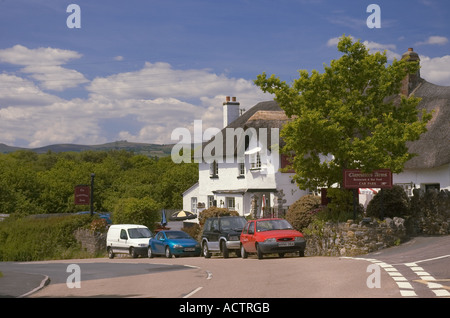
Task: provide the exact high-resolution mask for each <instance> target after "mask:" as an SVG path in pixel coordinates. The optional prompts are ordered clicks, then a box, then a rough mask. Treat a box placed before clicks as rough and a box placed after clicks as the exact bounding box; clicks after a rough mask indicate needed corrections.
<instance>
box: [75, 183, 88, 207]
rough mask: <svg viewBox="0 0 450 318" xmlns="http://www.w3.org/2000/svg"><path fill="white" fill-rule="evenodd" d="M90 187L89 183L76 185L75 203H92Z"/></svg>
mask: <svg viewBox="0 0 450 318" xmlns="http://www.w3.org/2000/svg"><path fill="white" fill-rule="evenodd" d="M90 199H91V196H90V188H89V186H88V185H77V186H75V204H76V205H89V204H90Z"/></svg>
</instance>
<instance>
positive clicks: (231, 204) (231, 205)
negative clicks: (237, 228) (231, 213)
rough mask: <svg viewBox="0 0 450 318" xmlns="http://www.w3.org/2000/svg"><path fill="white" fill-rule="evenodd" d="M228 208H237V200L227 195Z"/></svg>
mask: <svg viewBox="0 0 450 318" xmlns="http://www.w3.org/2000/svg"><path fill="white" fill-rule="evenodd" d="M226 200H227V208H228V209H230V210H235V207H236V206H235V201H234V198H233V197H227V198H226Z"/></svg>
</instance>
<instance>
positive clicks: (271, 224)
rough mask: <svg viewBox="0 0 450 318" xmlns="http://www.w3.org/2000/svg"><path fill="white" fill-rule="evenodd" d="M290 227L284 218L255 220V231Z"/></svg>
mask: <svg viewBox="0 0 450 318" xmlns="http://www.w3.org/2000/svg"><path fill="white" fill-rule="evenodd" d="M292 229H293V228H292V225H291V224H290V223H289V222H288V221H286V220H264V221H258V222H256V232H264V231H272V230H292Z"/></svg>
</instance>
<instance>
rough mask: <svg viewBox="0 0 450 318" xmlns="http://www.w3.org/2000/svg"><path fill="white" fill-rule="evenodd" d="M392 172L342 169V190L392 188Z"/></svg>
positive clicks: (387, 170)
mask: <svg viewBox="0 0 450 318" xmlns="http://www.w3.org/2000/svg"><path fill="white" fill-rule="evenodd" d="M392 184H393V183H392V172H391V170H389V169H379V170H374V171H372V172H362V171H361V170H359V169H344V188H346V189H357V188H392Z"/></svg>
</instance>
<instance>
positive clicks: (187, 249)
mask: <svg viewBox="0 0 450 318" xmlns="http://www.w3.org/2000/svg"><path fill="white" fill-rule="evenodd" d="M184 251H185V252H193V251H195V247H186V248H185V249H184Z"/></svg>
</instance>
